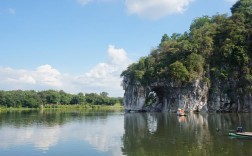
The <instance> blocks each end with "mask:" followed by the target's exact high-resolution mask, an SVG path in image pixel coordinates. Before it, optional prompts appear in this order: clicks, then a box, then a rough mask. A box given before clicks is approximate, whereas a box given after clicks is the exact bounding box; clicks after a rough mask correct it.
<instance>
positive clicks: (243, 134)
mask: <svg viewBox="0 0 252 156" xmlns="http://www.w3.org/2000/svg"><path fill="white" fill-rule="evenodd" d="M228 135H229V136H232V137H251V138H252V132H243V128H242V127H237V129H236V131H234V132H229V133H228Z"/></svg>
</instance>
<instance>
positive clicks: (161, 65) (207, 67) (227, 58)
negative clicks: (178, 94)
mask: <svg viewBox="0 0 252 156" xmlns="http://www.w3.org/2000/svg"><path fill="white" fill-rule="evenodd" d="M231 13H232V15H231V16H228V15H227V14H216V15H214V16H212V17H210V16H203V17H199V18H196V19H194V20H193V21H192V23H191V26H190V28H189V31H187V32H184V33H183V34H178V33H173V34H172V35H170V36H169V35H167V34H164V35H163V36H162V39H161V43H160V44H159V45H158V46H157V48H155V49H153V50H152V51H151V52H150V54H149V55H148V56H146V57H142V58H140V60H139V61H138V62H137V63H133V64H131V65H130V66H129V67H128V69H127V70H125V71H123V72H122V74H121V76H122V77H124V78H127V79H130V80H131V82H139V83H140V84H141V85H142V86H148V85H150V84H153V83H155V82H172V83H173V85H174V86H177V87H181V86H186V85H187V84H190V83H192V82H194V81H195V80H197V79H198V80H199V79H200V80H201V81H204V82H206V83H208V85H209V86H210V90H209V94H210V95H211V94H214V92H215V91H216V90H218V88H221V93H225V94H227V95H228V96H229V97H232V96H233V94H236V95H238V94H239V95H240V94H241V95H242V94H243V95H244V94H250V93H252V62H251V58H252V0H240V1H237V2H236V3H235V4H234V5H233V7H232V8H231ZM231 101H233V103H234V101H235V99H232V98H231Z"/></svg>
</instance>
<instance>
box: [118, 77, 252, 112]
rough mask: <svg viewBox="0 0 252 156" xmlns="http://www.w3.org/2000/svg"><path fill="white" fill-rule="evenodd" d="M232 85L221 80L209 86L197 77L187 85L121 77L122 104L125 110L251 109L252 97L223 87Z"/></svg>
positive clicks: (246, 110)
mask: <svg viewBox="0 0 252 156" xmlns="http://www.w3.org/2000/svg"><path fill="white" fill-rule="evenodd" d="M232 86H233V87H234V84H233V83H227V84H222V83H220V82H216V84H215V85H212V86H210V85H209V84H207V83H206V82H203V81H202V80H199V79H198V80H196V81H194V82H193V83H191V84H190V85H186V86H176V85H174V84H173V83H161V82H157V83H153V84H151V85H148V86H142V85H140V83H137V82H132V81H131V80H130V79H128V78H126V77H124V81H123V88H124V90H125V94H124V107H125V110H126V111H167V112H176V111H177V109H178V108H184V109H185V110H186V111H210V112H211V111H217V112H251V111H252V96H251V95H250V94H248V93H244V92H242V91H240V92H242V93H240V92H238V91H236V90H235V89H232V90H233V92H228V93H227V91H226V89H227V88H230V87H232ZM151 95H155V96H151ZM150 99H152V100H150Z"/></svg>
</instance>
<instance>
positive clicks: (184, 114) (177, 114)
mask: <svg viewBox="0 0 252 156" xmlns="http://www.w3.org/2000/svg"><path fill="white" fill-rule="evenodd" d="M177 116H186V114H180V113H178V114H177Z"/></svg>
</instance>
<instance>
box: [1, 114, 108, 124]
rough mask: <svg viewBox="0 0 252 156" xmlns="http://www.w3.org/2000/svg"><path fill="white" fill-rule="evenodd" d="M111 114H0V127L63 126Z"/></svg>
mask: <svg viewBox="0 0 252 156" xmlns="http://www.w3.org/2000/svg"><path fill="white" fill-rule="evenodd" d="M108 115H109V112H95V111H92V112H87V111H59V110H45V111H42V110H41V111H7V112H1V113H0V126H2V125H5V126H6V125H12V126H16V127H22V126H29V125H32V124H37V125H46V126H55V125H63V124H65V123H66V122H70V121H73V120H85V119H88V121H92V120H96V119H97V118H107V117H108Z"/></svg>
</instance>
